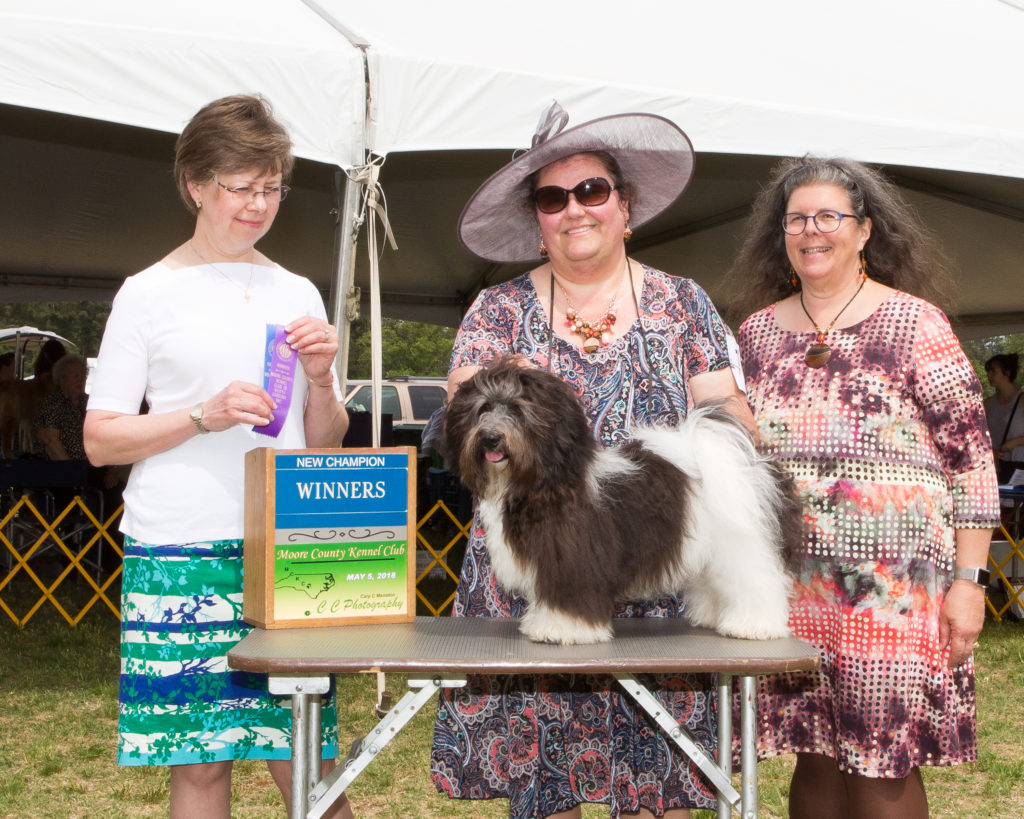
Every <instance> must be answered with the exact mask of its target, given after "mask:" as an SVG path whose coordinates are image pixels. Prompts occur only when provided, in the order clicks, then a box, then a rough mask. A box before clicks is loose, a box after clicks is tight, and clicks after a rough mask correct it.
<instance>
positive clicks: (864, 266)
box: [860, 250, 868, 279]
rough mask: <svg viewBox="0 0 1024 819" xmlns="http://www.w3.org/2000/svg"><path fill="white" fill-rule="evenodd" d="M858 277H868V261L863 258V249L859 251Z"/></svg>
mask: <svg viewBox="0 0 1024 819" xmlns="http://www.w3.org/2000/svg"><path fill="white" fill-rule="evenodd" d="M860 277H861V278H862V279H866V278H867V277H868V262H867V259H865V258H864V251H863V250H862V251H861V252H860Z"/></svg>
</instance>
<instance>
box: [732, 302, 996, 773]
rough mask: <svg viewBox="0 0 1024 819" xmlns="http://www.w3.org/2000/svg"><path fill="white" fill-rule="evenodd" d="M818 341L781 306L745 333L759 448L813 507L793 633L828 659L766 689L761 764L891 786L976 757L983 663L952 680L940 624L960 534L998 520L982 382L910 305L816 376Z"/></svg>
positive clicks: (807, 507) (868, 326) (934, 314)
mask: <svg viewBox="0 0 1024 819" xmlns="http://www.w3.org/2000/svg"><path fill="white" fill-rule="evenodd" d="M812 341H814V334H813V333H797V332H788V331H785V330H782V329H780V328H779V327H778V325H777V324H776V322H775V308H774V306H772V307H768V308H766V309H765V310H762V311H760V312H758V313H755V314H754V315H753V316H751V317H750V318H749V319H748V320H747V321H746V322H745V323H744V324H743V326H742V328H741V329H740V333H739V342H740V350H741V355H742V359H743V368H744V374H745V376H746V378H747V390H748V396H747V397H748V400H749V401H750V404H751V408H752V409H753V411H754V416H755V418H756V419H757V422H758V427H759V430H760V435H761V442H762V444H763V447H764V448H765V450H767V451H768V452H770V453H772V454H773V455H775V456H776V457H777V458H778V459H779V460H780V462H781V463H782V464H783V465H784V466H785V467H786V468H788V469H789V470H790V471H791V472H792V473H793V475H794V477H795V478H796V481H797V485H798V488H799V490H800V492H801V494H802V497H803V501H804V554H803V559H802V566H801V568H800V571H799V575H798V577H797V579H796V584H795V585H796V597H795V600H794V603H793V607H792V612H791V615H790V625H791V627H792V629H793V632H794V634H795V635H796V636H798V637H801V638H803V639H805V640H807V641H808V642H810V643H812V644H813V645H815V646H817V647H818V648H819V649H820V651H821V656H822V661H823V665H822V670H821V672H820V673H799V674H784V675H777V676H773V677H768V678H762V679H761V680H760V682H759V701H758V718H759V723H760V725H759V730H760V738H759V745H760V747H759V755H760V757H761V758H766V757H771V756H776V755H779V754H786V753H794V752H809V753H816V754H824V755H826V756H829V757H832V758H834V759H835V760H836V761H837V763H838V765H839V768H840V769H841V770H842V771H845V772H848V773H853V774H858V775H862V776H871V777H892V778H902V777H905V776H907V775H908V774H909V773H910V771H911V769H912V768H914V767H917V766H921V765H952V764H956V763H960V762H968V761H973V760H975V759H976V758H977V742H976V733H977V725H976V720H975V698H974V697H975V695H974V664H973V660H969V661H968V662H966V663H964V664H963V665H961V666H959V667H957V668H955V669H950V668H948V667H947V663H948V660H949V653H948V650H947V649H946V648H944V647H943V646H941V645H940V643H939V635H938V629H939V610H940V608H941V607H942V603H943V599H944V597H945V594H946V592H947V591H948V589H949V586H950V584H951V583H952V572H953V568H954V565H955V564H954V562H955V557H956V555H955V543H954V530H956V529H968V528H990V527H993V526H995V525H997V524H998V522H999V498H998V490H997V487H996V480H995V473H994V470H993V466H992V457H991V448H990V444H989V436H988V429H987V426H986V422H985V414H984V411H983V407H982V403H981V387H980V384H979V383H978V380H977V378H976V376H975V374H974V371H973V370H972V368H971V365H970V363H969V362H968V361H967V359H966V357H965V356H964V354H963V352H962V351H961V349H960V345H959V343H958V341H957V339H956V337H955V336H954V335H953V332H952V330H951V329H950V326H949V322H948V321H947V320H946V317H945V316H944V315H943V314H942V313H941V312H940V311H939V310H938V309H937V308H935V307H933V306H932V305H930V304H928V303H927V302H925V301H922V300H921V299H918V298H916V297H913V296H910V295H908V294H906V293H901V292H898V291H894V292H893V293H892V294H890V295H889V296H888V297H887V298H886V300H885V301H884V302H883V303H882V304H881V305H880V306H879V307H878V308H877V309H876V310H875V311H874V313H872V315H871V316H869V317H868V318H867V319H865V320H864V321H863V322H861V323H859V324H856V325H854V326H852V327H849V328H846V329H843V330H833V331H832V332H831V333H830V334H829V344H830V345H831V347H832V358H831V360H830V361H829V362H828V364H826V365H825V366H824V367H822V368H821V369H817V370H813V369H809V368H808V367H807V366H806V364H805V362H804V354H805V352H806V351H807V348H808V346H810V344H811V343H812Z"/></svg>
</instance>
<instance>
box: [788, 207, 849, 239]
mask: <svg viewBox="0 0 1024 819" xmlns="http://www.w3.org/2000/svg"><path fill="white" fill-rule="evenodd" d="M844 216H849V217H850V218H851V219H856V218H857V214H855V213H840V212H839V211H837V210H819V211H818V212H817V213H815V214H814V215H813V216H804V215H803V214H802V213H787V214H786V215H785V216H783V217H782V229H783V230H784V231H786V233H788V234H789V235H790V236H799V235H800V234H801V233H803V232H804V230H806V229H807V220H808V219H810V220H812V221H813V222H814V226H815V227H816V228H817V229H818V232H819V233H835V232H836V231H837V230H839V226H840V225H841V224H842V223H843V217H844Z"/></svg>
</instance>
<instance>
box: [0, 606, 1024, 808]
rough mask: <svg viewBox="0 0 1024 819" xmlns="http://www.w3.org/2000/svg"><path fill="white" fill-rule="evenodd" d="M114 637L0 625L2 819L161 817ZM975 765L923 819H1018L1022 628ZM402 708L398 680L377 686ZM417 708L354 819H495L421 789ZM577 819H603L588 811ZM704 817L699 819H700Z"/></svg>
mask: <svg viewBox="0 0 1024 819" xmlns="http://www.w3.org/2000/svg"><path fill="white" fill-rule="evenodd" d="M117 641H118V624H117V621H116V620H115V619H114V618H113V617H112V616H111V614H110V612H109V611H95V612H91V613H90V614H89V615H88V616H87V617H86V618H85V620H83V622H82V623H81V624H80V625H79V626H78V627H77V628H74V629H71V628H69V627H68V626H67V624H66V623H64V621H63V620H61V619H60V618H59V616H58V615H57V614H56V613H55V612H53V611H52V609H50V608H49V607H46V608H44V609H42V610H41V611H40V612H39V613H38V614H37V615H36V616H35V617H34V618H33V619H32V620H31V621H30V622H29V624H28V625H27V626H26V627H25V628H24V629H18V628H17V627H15V626H14V624H13V623H11V622H10V621H9V620H8V619H6V617H4V618H3V619H2V620H0V694H2V696H0V817H40V816H46V817H83V818H84V817H127V816H131V817H147V816H166V813H167V796H168V790H167V783H168V775H167V770H166V769H165V768H148V769H147V768H119V767H118V766H117V765H116V764H115V761H114V757H115V747H116V727H117V672H118V644H117ZM976 656H977V664H978V700H979V708H978V711H979V744H980V761H979V762H978V763H977V764H976V765H970V766H964V767H959V768H951V769H937V770H925V771H924V774H925V779H926V782H927V785H928V792H929V798H930V801H931V806H932V815H933V816H935V817H1006V818H1007V819H1009V818H1010V817H1019V816H1024V740H1022V731H1024V625H1021V624H1018V623H1003V624H997V623H989V624H987V626H986V628H985V632H984V634H983V635H982V639H981V647H980V648H979V649H978V652H977V655H976ZM339 683H340V685H339V692H340V696H339V701H340V703H341V709H342V710H341V714H340V724H341V735H342V742H343V747H344V746H346V745H347V743H349V742H351V740H353V739H355V738H357V737H360V736H363V735H365V734H366V733H367V732H368V731H369V730H370V729H371V728H372V726H373V725H374V723H375V722H376V717H375V716H374V713H373V706H374V700H375V681H374V678H373V677H362V676H361V677H348V678H344V679H342V680H340V681H339ZM388 688H389V689H390V690H391V691H394V692H395V693H396V695H400V694H401V692H402V691H403V690H404V680H402V679H401V678H399V677H389V678H388ZM433 713H434V709H433V706H432V705H428V706H427V707H426V708H425V709H424V710H423V712H421V713H420V714H419V715H418V716H417V717H416V718H415V719H414V720H413V722H412V724H411V725H410V726H409V727H408V728H407V729H406V730H405V731H404V732H403V733H402V734H400V735H399V736H398V738H397V739H395V741H394V742H392V743H391V745H389V746H388V747H387V748H386V749H385V750H384V751H383V752H382V753H381V755H380V758H379V759H377V760H375V761H374V762H373V764H371V765H370V767H369V768H368V769H367V770H366V771H365V773H364V774H363V775H362V777H361V778H360V779H359V780H357V781H356V783H355V784H354V785H353V786H352V787H351V788H350V789H349V795H350V798H351V799H352V802H353V805H354V806H355V808H356V815H357V816H358V817H393V819H406V818H407V817H445V819H455V818H457V817H467V819H468V818H469V817H474V819H475V818H476V817H504V816H507V815H508V809H507V804H506V803H505V802H503V801H496V802H491V803H466V802H450V801H449V800H447V799H445V798H442V797H441V796H439V795H438V794H437V793H436V792H435V790H434V788H433V786H432V785H431V783H430V780H429V777H428V775H427V771H428V759H429V752H430V733H431V728H432V722H433ZM791 767H792V760H791V759H788V758H783V759H778V760H773V761H771V762H767V763H763V764H762V765H761V767H760V797H761V798H760V803H761V808H760V810H761V813H760V815H761V816H765V817H782V816H785V815H786V808H785V805H786V791H787V788H788V781H789V774H790V771H791ZM233 815H234V816H238V817H284V816H285V810H284V808H283V806H282V805H281V803H280V800H279V797H278V794H277V791H276V789H275V788H274V786H273V783H272V782H271V780H270V777H269V775H268V774H267V772H266V767H265V766H264V765H263V763H255V762H253V763H248V762H245V763H239V764H238V765H237V767H236V773H235V778H234V794H233ZM583 815H584V817H585V819H596V817H600V816H607V815H608V813H607V809H601V808H600V807H597V806H586V807H585V808H584V811H583ZM710 815H711V814H708V813H702V812H697V814H696V816H697V817H700V818H701V819H705V817H709V816H710Z"/></svg>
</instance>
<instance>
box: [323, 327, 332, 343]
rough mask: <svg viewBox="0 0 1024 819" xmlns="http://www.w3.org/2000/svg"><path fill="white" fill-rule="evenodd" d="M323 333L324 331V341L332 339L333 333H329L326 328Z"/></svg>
mask: <svg viewBox="0 0 1024 819" xmlns="http://www.w3.org/2000/svg"><path fill="white" fill-rule="evenodd" d="M323 333H324V341H325V342H326V341H328V340H330V338H331V334H330V333H328V332H327V330H326V329H325V330H324V331H323Z"/></svg>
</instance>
